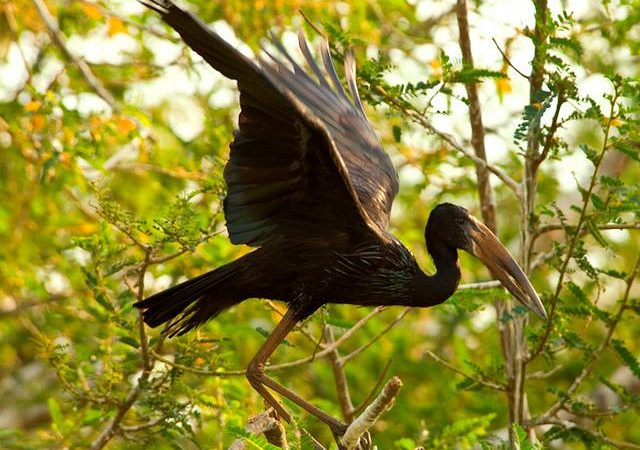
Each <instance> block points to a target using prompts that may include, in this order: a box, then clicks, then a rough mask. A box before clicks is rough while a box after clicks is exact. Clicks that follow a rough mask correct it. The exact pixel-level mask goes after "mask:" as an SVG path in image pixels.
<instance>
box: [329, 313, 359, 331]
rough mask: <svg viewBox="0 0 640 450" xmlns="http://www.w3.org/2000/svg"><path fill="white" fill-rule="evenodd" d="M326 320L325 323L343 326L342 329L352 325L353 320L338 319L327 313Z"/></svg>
mask: <svg viewBox="0 0 640 450" xmlns="http://www.w3.org/2000/svg"><path fill="white" fill-rule="evenodd" d="M326 322H327V324H329V325H333V326H334V327H338V328H344V329H349V328H351V327H352V326H353V325H354V322H353V321H352V320H344V319H340V318H339V317H333V316H330V315H327V317H326Z"/></svg>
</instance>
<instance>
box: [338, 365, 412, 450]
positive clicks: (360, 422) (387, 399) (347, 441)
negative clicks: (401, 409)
mask: <svg viewBox="0 0 640 450" xmlns="http://www.w3.org/2000/svg"><path fill="white" fill-rule="evenodd" d="M401 387H402V381H401V380H400V378H398V377H393V378H391V379H390V380H389V381H388V382H387V384H385V386H384V387H383V388H382V391H381V392H380V395H378V397H376V399H375V400H374V401H373V402H372V403H371V404H370V405H369V406H368V407H367V408H366V409H365V410H364V412H363V413H362V414H360V415H359V416H358V417H357V418H356V419H355V420H354V421H353V422H351V424H350V425H349V427H348V428H347V430H346V431H345V433H344V435H343V436H342V437H341V438H340V445H341V446H342V447H344V448H345V449H346V450H352V449H355V448H357V446H358V444H359V443H360V438H361V437H362V436H363V435H364V434H365V433H366V432H367V430H369V428H371V427H372V426H373V424H374V423H375V422H376V421H377V420H378V419H379V418H380V416H381V415H382V414H383V413H384V412H385V411H387V410H388V409H389V408H391V406H392V405H393V402H394V400H395V398H396V395H398V391H399V390H400V388H401Z"/></svg>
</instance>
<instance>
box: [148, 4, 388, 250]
mask: <svg viewBox="0 0 640 450" xmlns="http://www.w3.org/2000/svg"><path fill="white" fill-rule="evenodd" d="M143 3H144V4H145V5H147V6H149V7H150V8H152V9H154V10H155V11H157V12H159V13H160V14H161V15H162V18H163V20H164V21H165V22H167V23H168V24H169V25H171V26H172V27H173V28H174V29H175V30H176V31H177V32H178V33H179V34H180V35H181V36H182V38H183V39H184V41H185V42H186V43H187V45H189V46H190V47H191V48H192V49H193V50H195V51H196V52H197V53H199V54H200V55H201V56H202V57H203V58H204V59H205V60H206V61H207V62H208V63H209V64H210V65H211V66H212V67H213V68H215V69H216V70H218V71H220V72H221V73H222V74H223V75H225V76H227V77H229V78H232V79H235V80H237V81H238V87H239V90H240V105H241V112H240V117H239V124H238V125H239V127H238V131H237V132H236V134H235V139H234V141H233V143H232V144H231V152H230V157H229V162H228V163H227V166H226V168H225V180H226V182H227V185H228V193H227V197H226V199H225V204H224V209H225V217H226V219H227V228H228V230H229V235H230V238H231V240H232V241H233V242H234V243H245V244H249V245H256V246H258V245H262V244H264V243H265V242H266V241H268V240H269V239H272V238H273V237H275V236H290V235H292V234H295V233H304V234H307V235H308V234H309V231H310V230H309V228H310V227H311V228H312V229H315V230H317V231H318V232H319V233H322V232H323V230H332V231H334V232H335V231H338V230H343V231H348V229H350V230H354V231H357V230H362V228H363V227H366V228H368V229H370V230H371V231H373V232H374V233H376V234H378V235H379V236H380V237H381V238H383V239H384V238H386V228H387V225H388V221H389V211H390V209H391V204H392V202H393V198H394V197H395V195H396V193H397V190H398V181H397V174H396V172H395V170H394V168H393V165H392V164H391V161H390V159H389V157H388V155H387V154H386V153H385V152H384V151H383V149H382V148H381V146H380V144H379V142H378V140H377V138H376V136H375V133H374V132H373V130H372V128H371V126H370V124H369V123H368V121H367V119H366V117H365V114H364V110H363V108H362V104H361V102H360V99H359V96H358V93H357V89H356V86H355V65H354V63H353V55H352V54H351V53H350V54H349V55H348V57H347V59H346V61H345V67H346V68H347V80H348V84H349V87H350V90H351V93H352V96H353V101H352V100H351V99H349V97H348V96H347V94H346V93H345V92H344V89H343V87H342V85H341V84H340V81H339V79H338V76H337V74H336V72H335V69H334V67H333V63H332V62H331V57H330V54H329V50H328V48H327V45H326V43H325V44H324V46H323V48H322V59H323V63H324V64H323V68H320V67H319V66H318V65H317V64H316V63H315V61H314V60H313V58H312V57H311V54H310V51H309V49H308V45H307V43H306V40H305V38H304V36H303V35H302V34H301V35H300V47H301V50H302V53H303V55H304V56H305V59H306V61H307V64H308V65H309V67H310V68H311V70H312V71H313V72H314V74H315V76H316V78H317V80H314V79H313V78H311V77H310V76H309V75H308V74H307V73H306V72H305V71H304V70H303V69H302V68H301V67H300V66H299V65H298V64H296V63H295V61H294V60H293V58H292V57H291V56H290V55H289V54H288V53H287V52H286V51H285V50H284V48H283V47H282V45H281V44H280V42H279V41H278V40H277V39H274V44H275V45H276V47H277V48H278V50H279V52H280V53H281V58H283V59H284V60H285V61H286V62H288V64H287V63H286V62H283V61H282V60H281V59H279V58H276V57H273V56H271V57H270V58H269V59H264V60H261V61H260V65H257V64H255V63H253V62H252V61H251V60H249V59H248V58H246V57H245V56H244V55H242V54H241V53H239V52H238V51H237V50H236V49H235V48H233V47H232V46H230V45H229V44H228V43H227V42H225V41H224V40H223V39H222V38H220V37H219V36H218V35H216V34H215V33H213V32H212V31H211V30H209V29H208V28H207V27H206V26H205V25H204V24H203V23H202V22H200V21H199V20H198V19H197V18H196V17H194V16H193V15H191V14H190V13H188V12H186V11H184V10H182V9H180V8H179V7H177V6H175V5H174V4H173V3H171V2H170V1H168V0H145V1H143Z"/></svg>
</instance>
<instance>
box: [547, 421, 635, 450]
mask: <svg viewBox="0 0 640 450" xmlns="http://www.w3.org/2000/svg"><path fill="white" fill-rule="evenodd" d="M540 425H557V426H560V427H563V428H572V429H579V430H580V431H581V432H583V433H586V434H588V435H590V436H591V437H593V438H595V439H598V440H601V441H602V442H605V443H607V444H609V445H611V446H612V447H615V448H621V449H631V450H640V445H638V444H634V443H632V442H624V441H618V440H616V439H611V438H610V437H607V436H605V435H604V434H602V433H598V432H596V431H592V430H589V429H587V428H583V427H580V426H578V425H576V424H575V423H573V422H569V421H567V420H560V419H548V420H546V421H545V422H544V423H542V424H540Z"/></svg>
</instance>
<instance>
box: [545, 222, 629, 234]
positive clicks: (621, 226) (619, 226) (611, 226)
mask: <svg viewBox="0 0 640 450" xmlns="http://www.w3.org/2000/svg"><path fill="white" fill-rule="evenodd" d="M567 228H569V229H572V230H575V229H576V226H575V225H562V224H559V223H554V224H549V225H543V226H541V227H539V228H538V230H537V233H536V235H537V236H540V235H541V234H545V233H549V232H550V231H556V230H564V229H567ZM596 228H597V229H598V230H640V223H603V224H600V225H596Z"/></svg>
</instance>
